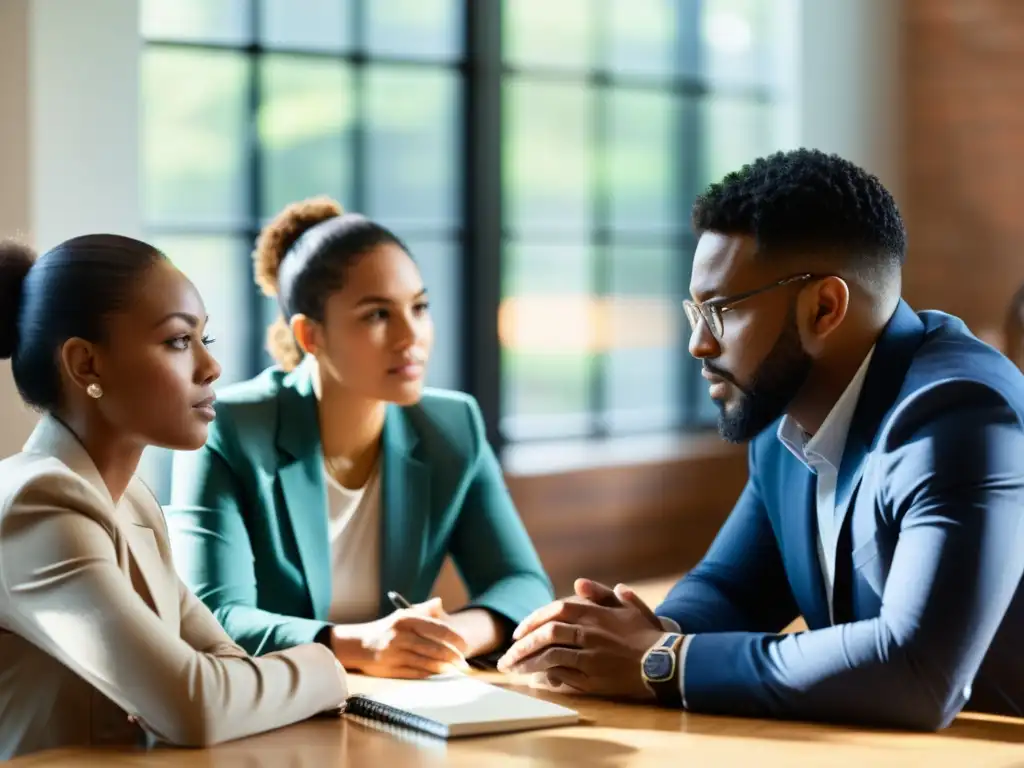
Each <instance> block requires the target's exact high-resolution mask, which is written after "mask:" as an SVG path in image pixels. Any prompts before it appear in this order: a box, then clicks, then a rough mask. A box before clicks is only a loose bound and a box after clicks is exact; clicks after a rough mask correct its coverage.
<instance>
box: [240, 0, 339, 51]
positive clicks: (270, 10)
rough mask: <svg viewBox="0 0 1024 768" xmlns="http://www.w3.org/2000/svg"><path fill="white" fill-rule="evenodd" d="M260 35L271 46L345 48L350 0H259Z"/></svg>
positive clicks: (322, 48) (329, 49) (337, 49)
mask: <svg viewBox="0 0 1024 768" xmlns="http://www.w3.org/2000/svg"><path fill="white" fill-rule="evenodd" d="M257 5H259V8H260V38H261V40H262V42H263V44H264V45H267V46H269V47H271V48H273V47H275V46H278V47H284V48H309V49H311V50H324V51H345V50H348V48H349V46H350V45H351V44H352V43H351V30H350V28H349V20H350V19H351V16H352V11H351V0H258V2H257Z"/></svg>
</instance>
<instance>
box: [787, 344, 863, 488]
mask: <svg viewBox="0 0 1024 768" xmlns="http://www.w3.org/2000/svg"><path fill="white" fill-rule="evenodd" d="M874 352H875V348H874V347H871V349H870V350H869V351H868V354H867V356H866V357H865V358H864V360H863V362H861V364H860V367H859V368H858V369H857V372H856V373H855V374H854V375H853V378H852V379H851V380H850V383H849V384H847V385H846V389H845V390H843V394H842V395H840V396H839V399H838V400H837V401H836V404H835V405H833V406H832V410H831V411H829V413H828V416H826V417H825V421H824V422H822V424H821V428H820V429H819V430H818V431H817V433H815V434H814V435H813V436H812V435H808V434H807V433H806V432H804V430H803V428H802V427H801V426H800V425H799V424H797V423H796V420H794V419H793V418H791V417H790V416H789V415H788V414H787V415H786V416H784V417H783V418H782V421H781V422H780V423H779V430H778V438H779V440H780V441H781V442H782V444H783V445H785V446H786V447H787V448H788V449H789V450H790V451H791V452H792V453H793V455H794V456H796V457H797V458H798V459H799V460H800V461H802V462H803V463H804V464H806V465H807V466H808V468H810V469H814V465H817V464H821V463H822V462H824V463H826V464H828V465H829V466H831V467H832V468H833V469H834V470H835V471H837V472H838V471H839V464H840V462H841V461H842V460H843V450H844V449H845V448H846V438H847V436H848V435H849V432H850V423H851V422H852V421H853V414H854V411H855V410H856V408H857V401H858V400H860V393H861V390H862V389H863V388H864V379H865V378H866V377H867V373H868V365H869V364H870V363H871V357H872V355H873V354H874Z"/></svg>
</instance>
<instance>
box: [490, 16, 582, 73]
mask: <svg viewBox="0 0 1024 768" xmlns="http://www.w3.org/2000/svg"><path fill="white" fill-rule="evenodd" d="M594 2H595V0H505V4H504V5H503V6H502V29H503V35H504V41H503V44H504V51H505V60H506V61H507V62H508V63H510V64H516V65H519V66H524V67H525V66H549V67H571V68H575V69H589V68H590V67H592V66H593V65H594V64H595V61H594V56H593V53H594V22H595V20H596V18H597V14H596V13H594Z"/></svg>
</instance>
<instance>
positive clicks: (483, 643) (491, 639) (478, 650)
mask: <svg viewBox="0 0 1024 768" xmlns="http://www.w3.org/2000/svg"><path fill="white" fill-rule="evenodd" d="M448 623H449V624H450V625H451V627H452V629H454V630H455V631H456V632H458V633H459V634H460V635H462V637H463V638H465V640H466V643H467V645H468V646H469V649H468V650H467V652H466V656H467V658H473V657H474V656H483V655H484V654H486V653H490V652H491V651H493V650H496V649H497V648H499V647H500V646H501V645H502V643H504V642H505V640H506V638H505V627H504V626H503V624H502V621H501V620H500V619H499V618H498V617H497V616H496V615H495V614H493V613H491V612H490V611H488V610H485V609H483V608H470V609H469V610H466V611H459V612H458V613H453V614H451V616H450V617H449V619H448Z"/></svg>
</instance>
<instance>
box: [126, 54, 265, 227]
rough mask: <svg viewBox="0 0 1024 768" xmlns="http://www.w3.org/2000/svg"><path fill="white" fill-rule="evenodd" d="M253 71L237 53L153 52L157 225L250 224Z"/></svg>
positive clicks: (146, 110)
mask: <svg viewBox="0 0 1024 768" xmlns="http://www.w3.org/2000/svg"><path fill="white" fill-rule="evenodd" d="M248 66H249V64H248V61H247V59H246V57H245V55H244V54H242V53H236V52H233V51H204V50H179V49H170V48H161V47H159V46H151V47H149V48H148V49H147V50H146V51H145V53H144V55H143V60H142V94H141V99H142V189H143V196H144V211H145V217H146V221H147V222H148V223H149V224H164V223H170V224H174V223H179V224H180V223H182V222H184V223H187V224H192V225H196V224H204V225H213V226H237V225H239V224H241V223H244V222H245V221H246V219H247V217H246V214H247V205H246V201H247V200H248V189H249V183H250V182H249V178H248V164H247V163H246V154H245V153H246V141H245V138H246V133H247V127H246V126H247V122H248V119H247V114H246V94H247V92H248V71H249V70H248Z"/></svg>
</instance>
